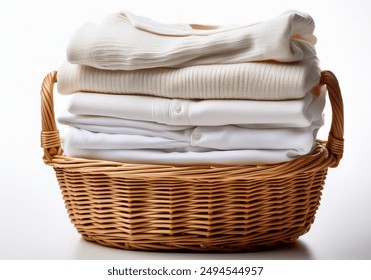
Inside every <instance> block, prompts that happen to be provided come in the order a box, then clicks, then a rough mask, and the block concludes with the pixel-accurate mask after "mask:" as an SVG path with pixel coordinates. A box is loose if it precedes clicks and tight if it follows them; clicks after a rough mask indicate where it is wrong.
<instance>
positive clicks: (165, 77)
mask: <svg viewBox="0 0 371 280" xmlns="http://www.w3.org/2000/svg"><path fill="white" fill-rule="evenodd" d="M319 80H320V68H319V65H318V60H317V59H309V60H306V61H301V62H293V63H278V62H276V63H273V62H270V63H264V62H251V63H239V64H219V65H200V66H190V67H185V68H178V69H173V68H155V69H143V70H135V71H109V70H100V69H96V68H93V67H89V66H81V65H76V64H70V63H64V64H63V65H62V66H61V67H60V69H59V71H58V91H59V92H60V93H62V94H70V93H75V92H101V93H113V94H141V95H152V96H160V97H167V98H181V99H251V100H287V99H299V98H302V97H304V95H305V94H306V93H308V92H310V91H311V89H313V88H314V87H315V86H317V85H318V84H319Z"/></svg>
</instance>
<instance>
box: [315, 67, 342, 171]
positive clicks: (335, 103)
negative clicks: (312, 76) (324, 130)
mask: <svg viewBox="0 0 371 280" xmlns="http://www.w3.org/2000/svg"><path fill="white" fill-rule="evenodd" d="M320 84H321V85H326V88H327V91H328V96H329V99H330V103H331V109H332V122H331V128H330V132H329V135H328V140H327V143H326V148H327V150H328V152H329V156H331V157H332V158H333V160H332V163H331V165H330V167H336V166H338V165H339V162H340V160H341V158H342V157H343V152H344V138H343V137H344V106H343V99H342V97H341V90H340V86H339V82H338V80H337V78H336V76H335V75H334V74H333V73H332V72H331V71H322V73H321V80H320Z"/></svg>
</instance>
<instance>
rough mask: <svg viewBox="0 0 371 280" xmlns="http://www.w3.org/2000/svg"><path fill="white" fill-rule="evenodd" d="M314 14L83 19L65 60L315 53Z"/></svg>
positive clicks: (168, 61) (125, 62) (211, 59)
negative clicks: (213, 21) (212, 22)
mask: <svg viewBox="0 0 371 280" xmlns="http://www.w3.org/2000/svg"><path fill="white" fill-rule="evenodd" d="M313 30H314V22H313V19H312V18H311V17H310V16H309V15H307V14H305V13H301V12H296V11H290V12H286V13H284V14H282V15H280V16H278V17H276V18H273V19H270V20H266V21H262V22H258V23H254V24H247V25H241V26H205V25H191V24H162V23H159V22H155V21H152V20H150V19H147V18H144V17H140V16H136V15H134V14H132V13H129V12H121V13H116V14H112V15H110V16H109V17H107V18H106V19H105V20H104V21H103V22H102V23H101V24H94V23H87V24H85V25H83V26H82V27H81V28H80V29H78V30H77V31H76V32H75V34H74V35H73V36H72V38H71V40H70V42H69V45H68V48H67V58H68V61H69V62H70V63H74V64H82V65H89V66H92V67H95V68H99V69H108V70H135V69H145V68H155V67H174V68H180V67H185V66H191V65H206V64H228V63H243V62H251V61H265V60H276V61H281V62H292V61H300V60H304V59H308V58H312V57H314V56H315V55H316V53H315V48H314V44H315V43H316V38H315V36H314V35H313Z"/></svg>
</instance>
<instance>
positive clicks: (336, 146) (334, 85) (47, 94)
mask: <svg viewBox="0 0 371 280" xmlns="http://www.w3.org/2000/svg"><path fill="white" fill-rule="evenodd" d="M56 82H57V71H53V72H50V73H49V74H48V75H47V76H46V77H45V78H44V81H43V84H42V87H41V120H42V132H41V147H42V148H43V149H44V157H43V159H44V162H45V163H51V161H52V159H53V157H54V156H56V155H62V153H63V150H62V147H61V140H60V137H59V131H58V129H57V125H56V123H55V115H54V101H53V89H54V83H56ZM320 84H321V85H326V87H327V91H328V95H329V98H330V103H331V108H332V122H331V128H330V132H329V136H328V140H327V143H326V148H327V150H328V152H329V156H331V157H332V158H333V161H332V164H331V165H330V166H331V167H336V166H338V164H339V162H340V160H341V158H342V157H343V151H344V139H343V137H344V107H343V99H342V97H341V91H340V87H339V82H338V80H337V79H336V76H335V75H334V74H333V73H332V72H331V71H322V73H321V80H320Z"/></svg>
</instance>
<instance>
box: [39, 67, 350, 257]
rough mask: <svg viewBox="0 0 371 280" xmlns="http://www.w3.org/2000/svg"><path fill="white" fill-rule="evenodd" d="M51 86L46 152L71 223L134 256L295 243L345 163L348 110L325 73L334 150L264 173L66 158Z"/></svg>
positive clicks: (323, 144) (321, 146)
mask: <svg viewBox="0 0 371 280" xmlns="http://www.w3.org/2000/svg"><path fill="white" fill-rule="evenodd" d="M56 79H57V72H51V73H49V74H48V75H47V76H46V78H45V79H44V82H43V85H42V90H41V95H42V101H41V102H42V106H41V112H42V133H41V145H42V147H43V149H44V158H43V159H44V162H45V163H46V164H47V165H50V166H52V167H53V168H54V170H55V172H56V175H57V179H58V182H59V185H60V188H61V190H62V194H63V199H64V202H65V204H66V208H67V211H68V214H69V217H70V219H71V221H72V223H73V224H74V226H75V227H76V229H77V230H78V232H79V233H80V234H81V235H82V236H83V238H84V239H86V240H90V241H95V242H98V243H100V244H102V245H106V246H112V247H118V248H122V249H128V250H158V251H160V250H198V251H220V252H233V251H248V250H259V249H263V248H267V247H271V246H277V245H280V244H287V243H292V242H294V241H295V240H296V239H297V238H298V237H299V236H301V235H302V234H304V233H306V232H307V231H308V230H309V229H310V226H311V224H312V223H313V221H314V218H315V214H316V211H317V209H318V206H319V201H320V198H321V190H322V188H323V185H324V182H325V178H326V174H327V170H328V168H329V167H336V166H337V165H338V164H339V161H340V160H341V158H342V155H343V124H344V120H343V103H342V97H341V93H340V89H339V84H338V81H337V79H336V77H335V76H334V75H333V74H332V73H331V72H329V71H323V72H322V76H321V83H322V84H324V85H326V87H327V90H328V96H329V98H330V102H331V107H332V125H331V129H330V133H329V136H328V141H318V142H317V147H316V149H315V150H314V152H313V153H312V154H310V155H307V156H304V157H300V158H298V159H296V160H293V161H290V162H287V163H281V164H274V165H261V166H168V165H148V164H128V163H118V162H111V161H101V160H88V159H80V158H72V157H67V156H64V155H63V149H62V147H61V142H60V137H59V132H58V129H57V126H56V122H55V116H54V104H53V87H54V83H55V82H56Z"/></svg>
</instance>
